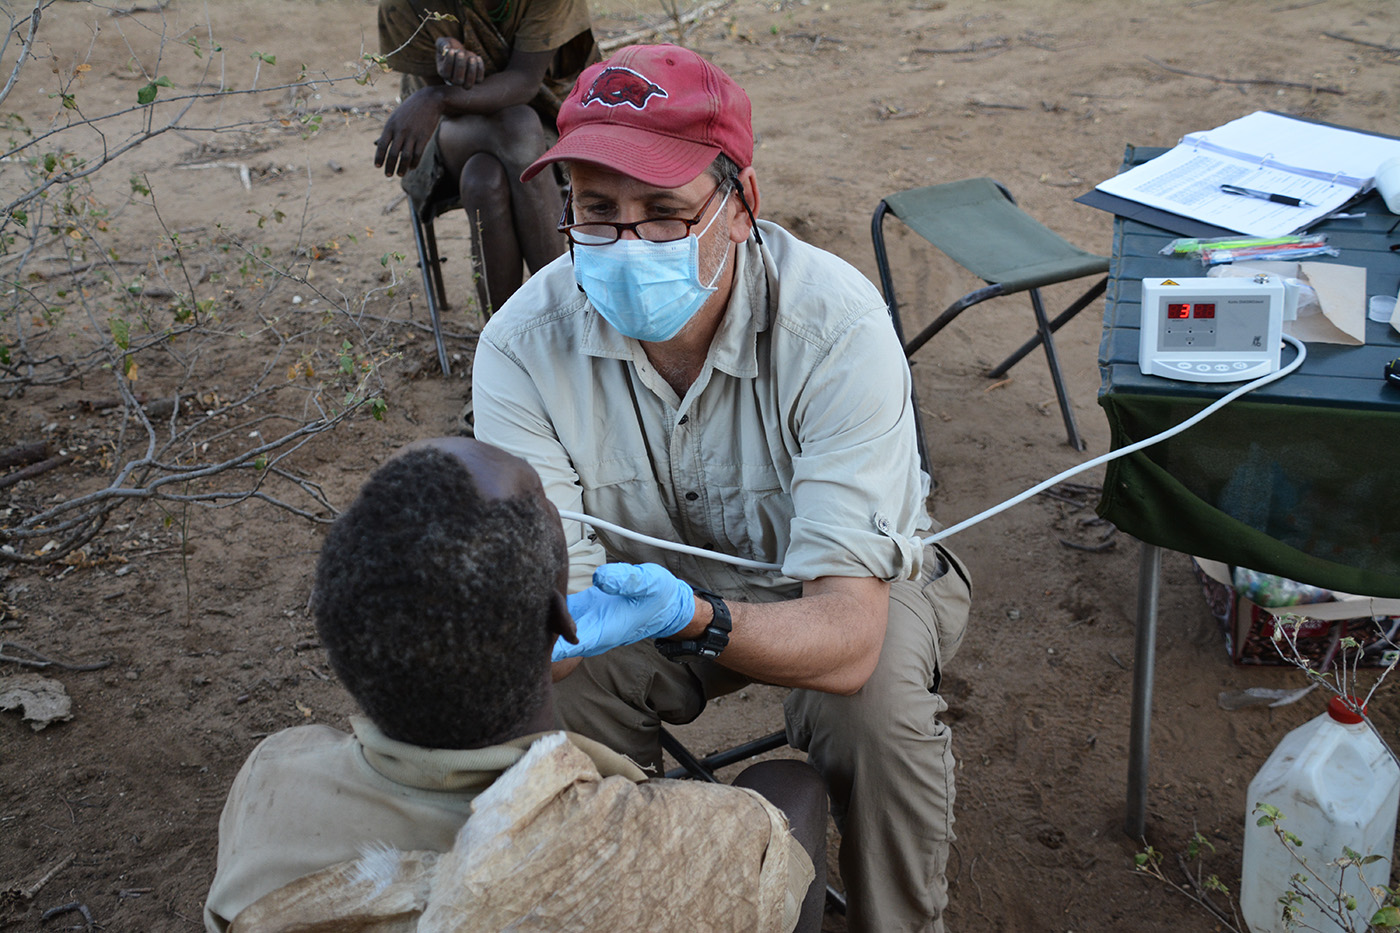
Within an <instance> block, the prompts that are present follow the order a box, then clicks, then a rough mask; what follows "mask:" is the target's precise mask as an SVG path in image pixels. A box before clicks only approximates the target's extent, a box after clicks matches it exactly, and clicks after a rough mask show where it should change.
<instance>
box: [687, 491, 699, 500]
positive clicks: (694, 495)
mask: <svg viewBox="0 0 1400 933" xmlns="http://www.w3.org/2000/svg"><path fill="white" fill-rule="evenodd" d="M685 497H686V498H687V499H689V500H690V501H691V502H694V501H695V500H696V499H699V498H700V493H698V492H688V493H686V494H685Z"/></svg>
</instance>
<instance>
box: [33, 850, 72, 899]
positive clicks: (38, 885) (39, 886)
mask: <svg viewBox="0 0 1400 933" xmlns="http://www.w3.org/2000/svg"><path fill="white" fill-rule="evenodd" d="M77 857H78V853H76V852H70V853H68V856H67V857H66V858H64V859H63V861H61V862H59V863H58V864H57V865H55V866H54V867H53V868H50V869H49V870H48V871H46V872H44V876H43V877H42V878H40V879H39V880H38V881H36V882H34V883H33V884H31V885H30V886H29V887H27V888H25V889H24V890H23V891H21V892H20V894H21V896H22V897H23V898H24V899H25V900H26V901H32V900H33V899H34V895H36V894H38V893H39V892H40V891H41V890H43V887H44V885H46V884H48V883H49V882H50V881H51V880H53V877H54V875H57V874H58V873H59V872H61V871H63V869H65V868H67V867H68V866H69V865H71V864H73V859H75V858H77Z"/></svg>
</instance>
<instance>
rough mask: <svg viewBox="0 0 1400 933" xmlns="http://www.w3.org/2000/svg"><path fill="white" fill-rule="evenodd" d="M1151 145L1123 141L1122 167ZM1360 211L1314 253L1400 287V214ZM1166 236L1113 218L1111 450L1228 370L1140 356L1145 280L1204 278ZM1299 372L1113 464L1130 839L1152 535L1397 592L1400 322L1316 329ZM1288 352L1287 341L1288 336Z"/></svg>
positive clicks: (1291, 572) (1147, 673) (1197, 398)
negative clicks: (1128, 678)
mask: <svg viewBox="0 0 1400 933" xmlns="http://www.w3.org/2000/svg"><path fill="white" fill-rule="evenodd" d="M1163 151H1164V150H1162V149H1155V148H1153V149H1147V148H1132V147H1130V148H1129V149H1128V151H1127V155H1126V158H1125V162H1124V167H1125V168H1127V167H1130V166H1131V165H1136V164H1139V163H1141V162H1144V161H1146V160H1147V159H1150V158H1152V157H1153V156H1155V155H1158V154H1160V153H1161V152H1163ZM1347 210H1348V211H1350V212H1352V213H1365V215H1366V216H1365V217H1362V218H1354V219H1339V220H1329V221H1325V222H1323V223H1322V224H1320V225H1318V226H1317V227H1315V228H1314V231H1315V232H1325V233H1326V234H1327V235H1328V243H1329V245H1331V246H1335V247H1337V248H1338V249H1339V250H1340V251H1341V254H1340V255H1339V256H1336V257H1326V256H1324V257H1313V258H1312V259H1310V260H1309V261H1321V262H1336V263H1342V264H1344V265H1351V266H1364V267H1365V268H1366V270H1367V282H1366V292H1367V295H1376V294H1382V295H1395V294H1396V291H1397V288H1400V252H1397V251H1394V250H1391V249H1390V247H1391V246H1392V245H1395V244H1400V228H1396V229H1393V230H1392V229H1391V228H1392V227H1393V226H1394V225H1395V223H1396V221H1397V218H1396V217H1395V216H1394V215H1392V214H1390V213H1388V212H1387V211H1386V208H1385V204H1384V203H1383V202H1382V201H1381V199H1380V198H1379V197H1378V196H1377V195H1375V194H1374V193H1373V194H1370V195H1368V196H1366V197H1365V198H1364V199H1363V200H1361V201H1360V202H1359V203H1357V204H1355V205H1353V206H1352V207H1349V208H1347ZM1176 236H1177V234H1175V233H1172V232H1170V231H1167V230H1164V229H1161V228H1160V227H1155V226H1151V225H1149V224H1147V223H1144V222H1141V221H1138V220H1129V219H1127V218H1124V217H1117V218H1116V219H1115V221H1114V230H1113V254H1112V257H1111V265H1110V269H1109V281H1108V291H1107V293H1106V294H1105V297H1104V326H1103V338H1102V341H1101V342H1100V345H1099V367H1100V373H1101V376H1102V385H1101V388H1100V390H1099V405H1100V406H1102V407H1103V410H1104V413H1105V414H1106V415H1107V417H1108V422H1109V426H1110V429H1111V431H1112V446H1113V448H1114V449H1115V450H1116V449H1119V448H1122V447H1126V446H1128V445H1129V444H1132V443H1134V442H1136V441H1140V440H1142V439H1143V438H1146V437H1150V436H1152V435H1154V434H1157V433H1158V432H1160V431H1163V430H1165V429H1167V428H1169V427H1171V426H1172V425H1175V424H1179V423H1180V422H1182V421H1184V420H1186V419H1187V418H1189V417H1191V416H1192V415H1194V414H1195V413H1197V412H1199V411H1200V410H1201V409H1203V408H1205V407H1206V406H1207V405H1209V404H1210V403H1211V402H1213V401H1215V400H1216V399H1218V398H1220V397H1221V396H1222V395H1225V394H1227V393H1228V392H1230V391H1231V390H1233V389H1235V388H1237V387H1238V385H1239V384H1238V383H1224V384H1220V383H1194V382H1177V381H1173V380H1169V379H1162V378H1159V377H1156V376H1146V375H1143V374H1142V372H1141V371H1140V370H1139V369H1138V328H1139V322H1140V319H1141V303H1140V302H1141V292H1142V279H1143V278H1152V277H1159V276H1161V277H1165V276H1173V277H1177V276H1200V275H1204V274H1205V272H1204V267H1203V266H1201V264H1200V262H1199V261H1198V260H1196V259H1193V258H1182V257H1172V256H1162V255H1161V254H1160V253H1159V250H1161V248H1162V247H1163V246H1164V245H1166V243H1167V242H1169V241H1170V240H1172V239H1173V238H1175V237H1176ZM1307 351H1308V353H1307V359H1306V360H1305V361H1304V363H1303V365H1302V367H1301V368H1300V369H1298V370H1297V371H1296V372H1294V373H1292V374H1290V375H1288V376H1285V377H1284V378H1282V379H1280V380H1278V381H1277V382H1273V383H1270V384H1269V385H1266V386H1264V387H1262V388H1260V389H1257V390H1255V391H1253V392H1251V393H1249V394H1247V395H1245V396H1243V397H1242V398H1240V399H1237V400H1236V401H1234V402H1232V403H1231V404H1229V405H1227V406H1226V407H1225V408H1224V409H1222V410H1220V411H1218V412H1216V413H1215V414H1214V415H1211V416H1210V417H1209V418H1207V419H1205V420H1204V421H1202V422H1201V423H1200V424H1198V425H1195V426H1194V427H1192V428H1189V429H1188V430H1186V431H1184V432H1182V433H1181V434H1178V435H1177V436H1175V437H1173V438H1170V439H1168V440H1166V441H1163V442H1161V443H1159V444H1155V445H1153V446H1151V447H1148V448H1146V449H1144V450H1141V451H1138V452H1136V453H1133V454H1129V455H1127V456H1125V457H1121V458H1118V459H1116V460H1113V461H1111V462H1110V463H1109V464H1108V468H1107V474H1106V476H1105V478H1104V487H1103V488H1104V493H1103V498H1102V500H1101V501H1100V503H1099V509H1098V511H1099V514H1100V515H1101V516H1103V517H1104V518H1106V519H1108V520H1109V521H1111V522H1113V524H1114V525H1115V526H1117V527H1118V528H1119V529H1120V530H1121V531H1124V532H1126V533H1127V534H1130V535H1132V536H1133V537H1135V538H1137V539H1138V540H1139V541H1141V542H1142V544H1143V549H1142V559H1141V563H1140V566H1139V571H1138V573H1139V576H1138V605H1137V636H1136V637H1137V660H1136V664H1135V666H1134V674H1133V679H1134V685H1133V721H1132V735H1131V737H1130V745H1129V759H1130V760H1129V774H1128V785H1129V786H1128V819H1127V824H1126V829H1127V831H1128V834H1129V835H1131V836H1132V837H1133V838H1135V839H1136V838H1140V837H1141V836H1142V834H1143V830H1144V828H1145V814H1146V804H1147V779H1146V772H1147V757H1148V726H1149V721H1150V717H1151V703H1152V676H1153V670H1152V668H1153V660H1154V648H1155V641H1156V624H1157V593H1158V571H1159V569H1160V566H1161V548H1168V549H1170V550H1173V551H1181V552H1184V553H1187V554H1192V555H1195V556H1198V557H1206V558H1212V559H1214V560H1219V561H1223V562H1225V563H1227V564H1232V565H1238V566H1243V567H1249V568H1251V569H1254V570H1258V571H1261V572H1264V573H1271V574H1277V575H1279V576H1283V577H1287V578H1289V579H1291V580H1297V581H1300V582H1304V583H1310V584H1313V585H1316V586H1322V587H1327V588H1329V589H1335V590H1341V591H1344V592H1347V593H1354V594H1358V595H1366V596H1384V597H1400V387H1396V386H1389V385H1387V384H1386V383H1385V379H1384V370H1385V364H1386V363H1387V362H1388V361H1390V360H1393V359H1395V358H1397V357H1400V334H1397V333H1396V332H1395V331H1394V330H1392V329H1391V328H1390V326H1389V325H1388V324H1383V323H1378V322H1375V321H1370V320H1368V321H1367V322H1366V345H1365V346H1360V347H1344V346H1339V345H1334V344H1323V343H1313V344H1309V345H1308V347H1307ZM1283 353H1284V357H1283V362H1284V363H1285V364H1287V363H1288V362H1289V361H1290V360H1291V359H1292V358H1293V356H1294V350H1293V349H1292V348H1291V347H1288V346H1285V348H1284V351H1283Z"/></svg>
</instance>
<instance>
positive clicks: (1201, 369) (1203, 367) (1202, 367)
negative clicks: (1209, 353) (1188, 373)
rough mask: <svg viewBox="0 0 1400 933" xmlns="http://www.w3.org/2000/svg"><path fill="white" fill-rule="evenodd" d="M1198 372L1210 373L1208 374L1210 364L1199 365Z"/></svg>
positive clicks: (1197, 366) (1197, 365)
mask: <svg viewBox="0 0 1400 933" xmlns="http://www.w3.org/2000/svg"><path fill="white" fill-rule="evenodd" d="M1196 372H1198V373H1208V372H1210V364H1209V363H1198V364H1196Z"/></svg>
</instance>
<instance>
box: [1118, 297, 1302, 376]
mask: <svg viewBox="0 0 1400 933" xmlns="http://www.w3.org/2000/svg"><path fill="white" fill-rule="evenodd" d="M1284 308H1285V288H1284V283H1283V279H1281V278H1279V277H1278V276H1276V275H1268V274H1264V273H1260V274H1259V275H1254V276H1250V277H1248V278H1219V279H1216V278H1170V279H1143V280H1142V328H1141V331H1140V332H1139V340H1140V343H1139V346H1138V368H1139V369H1141V370H1142V371H1143V373H1145V374H1146V375H1149V376H1162V377H1165V378H1167V379H1183V380H1187V381H1190V382H1244V381H1246V380H1249V379H1256V378H1258V377H1259V376H1264V375H1267V374H1269V373H1272V372H1276V371H1277V370H1278V368H1279V355H1280V354H1279V350H1280V347H1281V345H1282V341H1283V319H1284Z"/></svg>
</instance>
